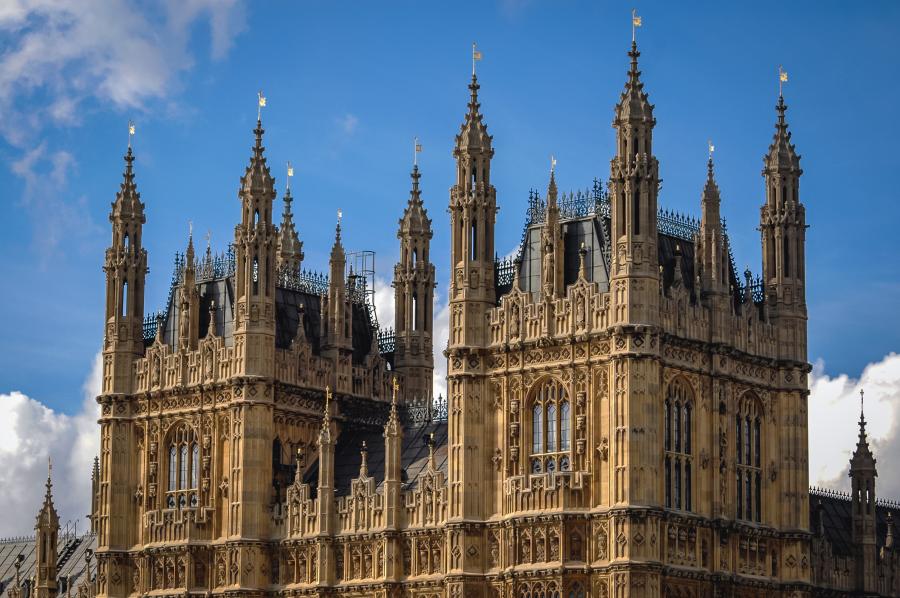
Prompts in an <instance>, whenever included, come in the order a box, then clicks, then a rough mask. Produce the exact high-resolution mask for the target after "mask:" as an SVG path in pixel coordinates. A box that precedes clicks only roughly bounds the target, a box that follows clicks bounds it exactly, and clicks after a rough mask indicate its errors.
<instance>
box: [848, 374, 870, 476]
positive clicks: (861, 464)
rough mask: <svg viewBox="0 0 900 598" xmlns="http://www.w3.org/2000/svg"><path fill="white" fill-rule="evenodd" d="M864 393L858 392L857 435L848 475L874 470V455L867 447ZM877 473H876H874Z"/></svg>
mask: <svg viewBox="0 0 900 598" xmlns="http://www.w3.org/2000/svg"><path fill="white" fill-rule="evenodd" d="M864 396H865V395H864V393H863V391H862V390H860V392H859V437H858V438H857V441H856V450H854V451H853V456H852V457H851V458H850V476H851V477H852V476H853V474H854V473H856V472H863V471H866V472H872V471H875V456H874V455H873V454H872V450H871V449H870V448H869V439H868V436H867V435H866V414H865V410H864V405H863V399H864ZM876 475H877V474H876Z"/></svg>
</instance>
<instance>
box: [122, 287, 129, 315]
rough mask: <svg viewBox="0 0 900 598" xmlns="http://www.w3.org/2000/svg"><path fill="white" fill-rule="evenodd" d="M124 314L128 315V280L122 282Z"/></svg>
mask: <svg viewBox="0 0 900 598" xmlns="http://www.w3.org/2000/svg"><path fill="white" fill-rule="evenodd" d="M122 315H123V316H127V315H128V281H127V280H126V281H125V282H123V283H122Z"/></svg>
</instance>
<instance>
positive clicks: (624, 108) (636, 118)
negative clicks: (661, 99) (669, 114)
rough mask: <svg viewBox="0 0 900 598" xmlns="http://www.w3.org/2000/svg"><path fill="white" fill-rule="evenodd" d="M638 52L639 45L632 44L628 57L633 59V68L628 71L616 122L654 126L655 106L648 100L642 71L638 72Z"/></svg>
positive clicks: (618, 105) (617, 107) (617, 106)
mask: <svg viewBox="0 0 900 598" xmlns="http://www.w3.org/2000/svg"><path fill="white" fill-rule="evenodd" d="M640 55H641V53H640V52H638V49H637V43H636V42H631V51H630V52H628V56H630V57H631V68H630V69H629V70H628V81H627V82H626V83H625V90H624V91H623V92H622V96H621V98H620V99H619V103H618V104H617V105H616V122H615V123H614V124H617V123H618V124H621V123H625V122H628V123H636V122H643V123H649V124H651V125H652V124H654V123H655V122H656V121H655V120H654V119H653V104H651V103H650V102H649V100H648V99H647V94H646V93H645V92H644V84H643V82H642V81H641V71H639V70H638V56H640Z"/></svg>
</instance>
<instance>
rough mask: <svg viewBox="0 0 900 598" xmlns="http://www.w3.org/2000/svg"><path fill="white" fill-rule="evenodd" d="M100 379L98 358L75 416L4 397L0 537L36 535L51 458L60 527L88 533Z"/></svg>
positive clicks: (0, 406)
mask: <svg viewBox="0 0 900 598" xmlns="http://www.w3.org/2000/svg"><path fill="white" fill-rule="evenodd" d="M101 375H102V361H101V356H100V354H99V353H98V354H97V356H96V357H95V359H94V363H93V367H92V368H91V372H90V374H89V375H88V377H87V379H86V380H85V382H84V386H83V389H82V397H81V409H80V411H79V412H78V413H77V414H75V415H66V414H64V413H59V412H57V411H54V410H53V409H50V408H49V407H47V406H45V405H43V404H42V403H40V402H39V401H37V400H35V399H33V398H30V397H27V396H25V395H24V394H22V393H21V392H18V391H12V392H10V393H6V394H0V505H3V517H0V536H10V535H22V534H30V533H32V530H33V525H34V523H33V522H34V518H35V517H36V516H37V512H38V509H39V508H40V506H41V503H42V502H43V495H44V482H45V480H46V479H47V458H48V457H50V459H51V460H52V462H53V500H54V504H55V505H56V510H57V512H58V513H59V516H60V519H61V521H62V522H66V521H77V525H78V529H79V530H86V529H87V528H88V524H87V520H86V519H85V515H87V514H88V512H89V511H90V504H91V502H90V490H91V465H92V462H93V459H94V456H95V455H97V454H98V453H99V449H100V434H99V431H98V428H97V418H98V416H99V410H98V405H97V403H96V401H95V397H96V396H97V395H98V394H99V393H100V377H101Z"/></svg>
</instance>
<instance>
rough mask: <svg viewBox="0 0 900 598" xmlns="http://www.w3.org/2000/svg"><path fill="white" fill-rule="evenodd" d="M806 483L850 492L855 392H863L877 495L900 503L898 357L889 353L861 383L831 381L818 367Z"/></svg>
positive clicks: (868, 369)
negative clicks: (875, 472)
mask: <svg viewBox="0 0 900 598" xmlns="http://www.w3.org/2000/svg"><path fill="white" fill-rule="evenodd" d="M809 388H810V399H809V458H810V461H809V480H810V484H812V485H819V486H827V487H831V488H839V489H844V490H846V489H849V479H848V477H847V471H848V469H849V460H850V456H851V455H852V454H853V450H854V449H855V448H856V440H857V435H858V433H859V426H858V425H857V424H856V422H857V421H859V391H860V389H862V390H864V391H865V413H866V422H867V426H866V430H867V432H868V437H869V446H870V447H871V448H872V451H873V452H874V453H875V458H876V459H877V461H878V465H877V467H878V473H879V476H878V481H877V486H876V492H877V493H878V494H879V495H880V496H882V497H885V498H892V499H895V500H896V499H897V498H900V475H898V474H897V473H896V472H897V471H900V470H898V468H897V467H896V465H895V464H896V463H898V462H900V355H898V354H897V353H891V354H889V355H887V356H885V357H884V359H882V360H881V361H878V362H875V363H870V364H869V365H867V366H866V367H865V369H864V370H863V372H862V375H861V376H860V377H859V379H854V378H850V377H849V376H847V375H846V374H840V375H838V376H834V377H832V376H829V375H828V374H827V373H825V367H824V364H823V363H822V362H821V361H818V362H816V364H815V366H814V367H813V372H812V375H811V376H810V383H809Z"/></svg>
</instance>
